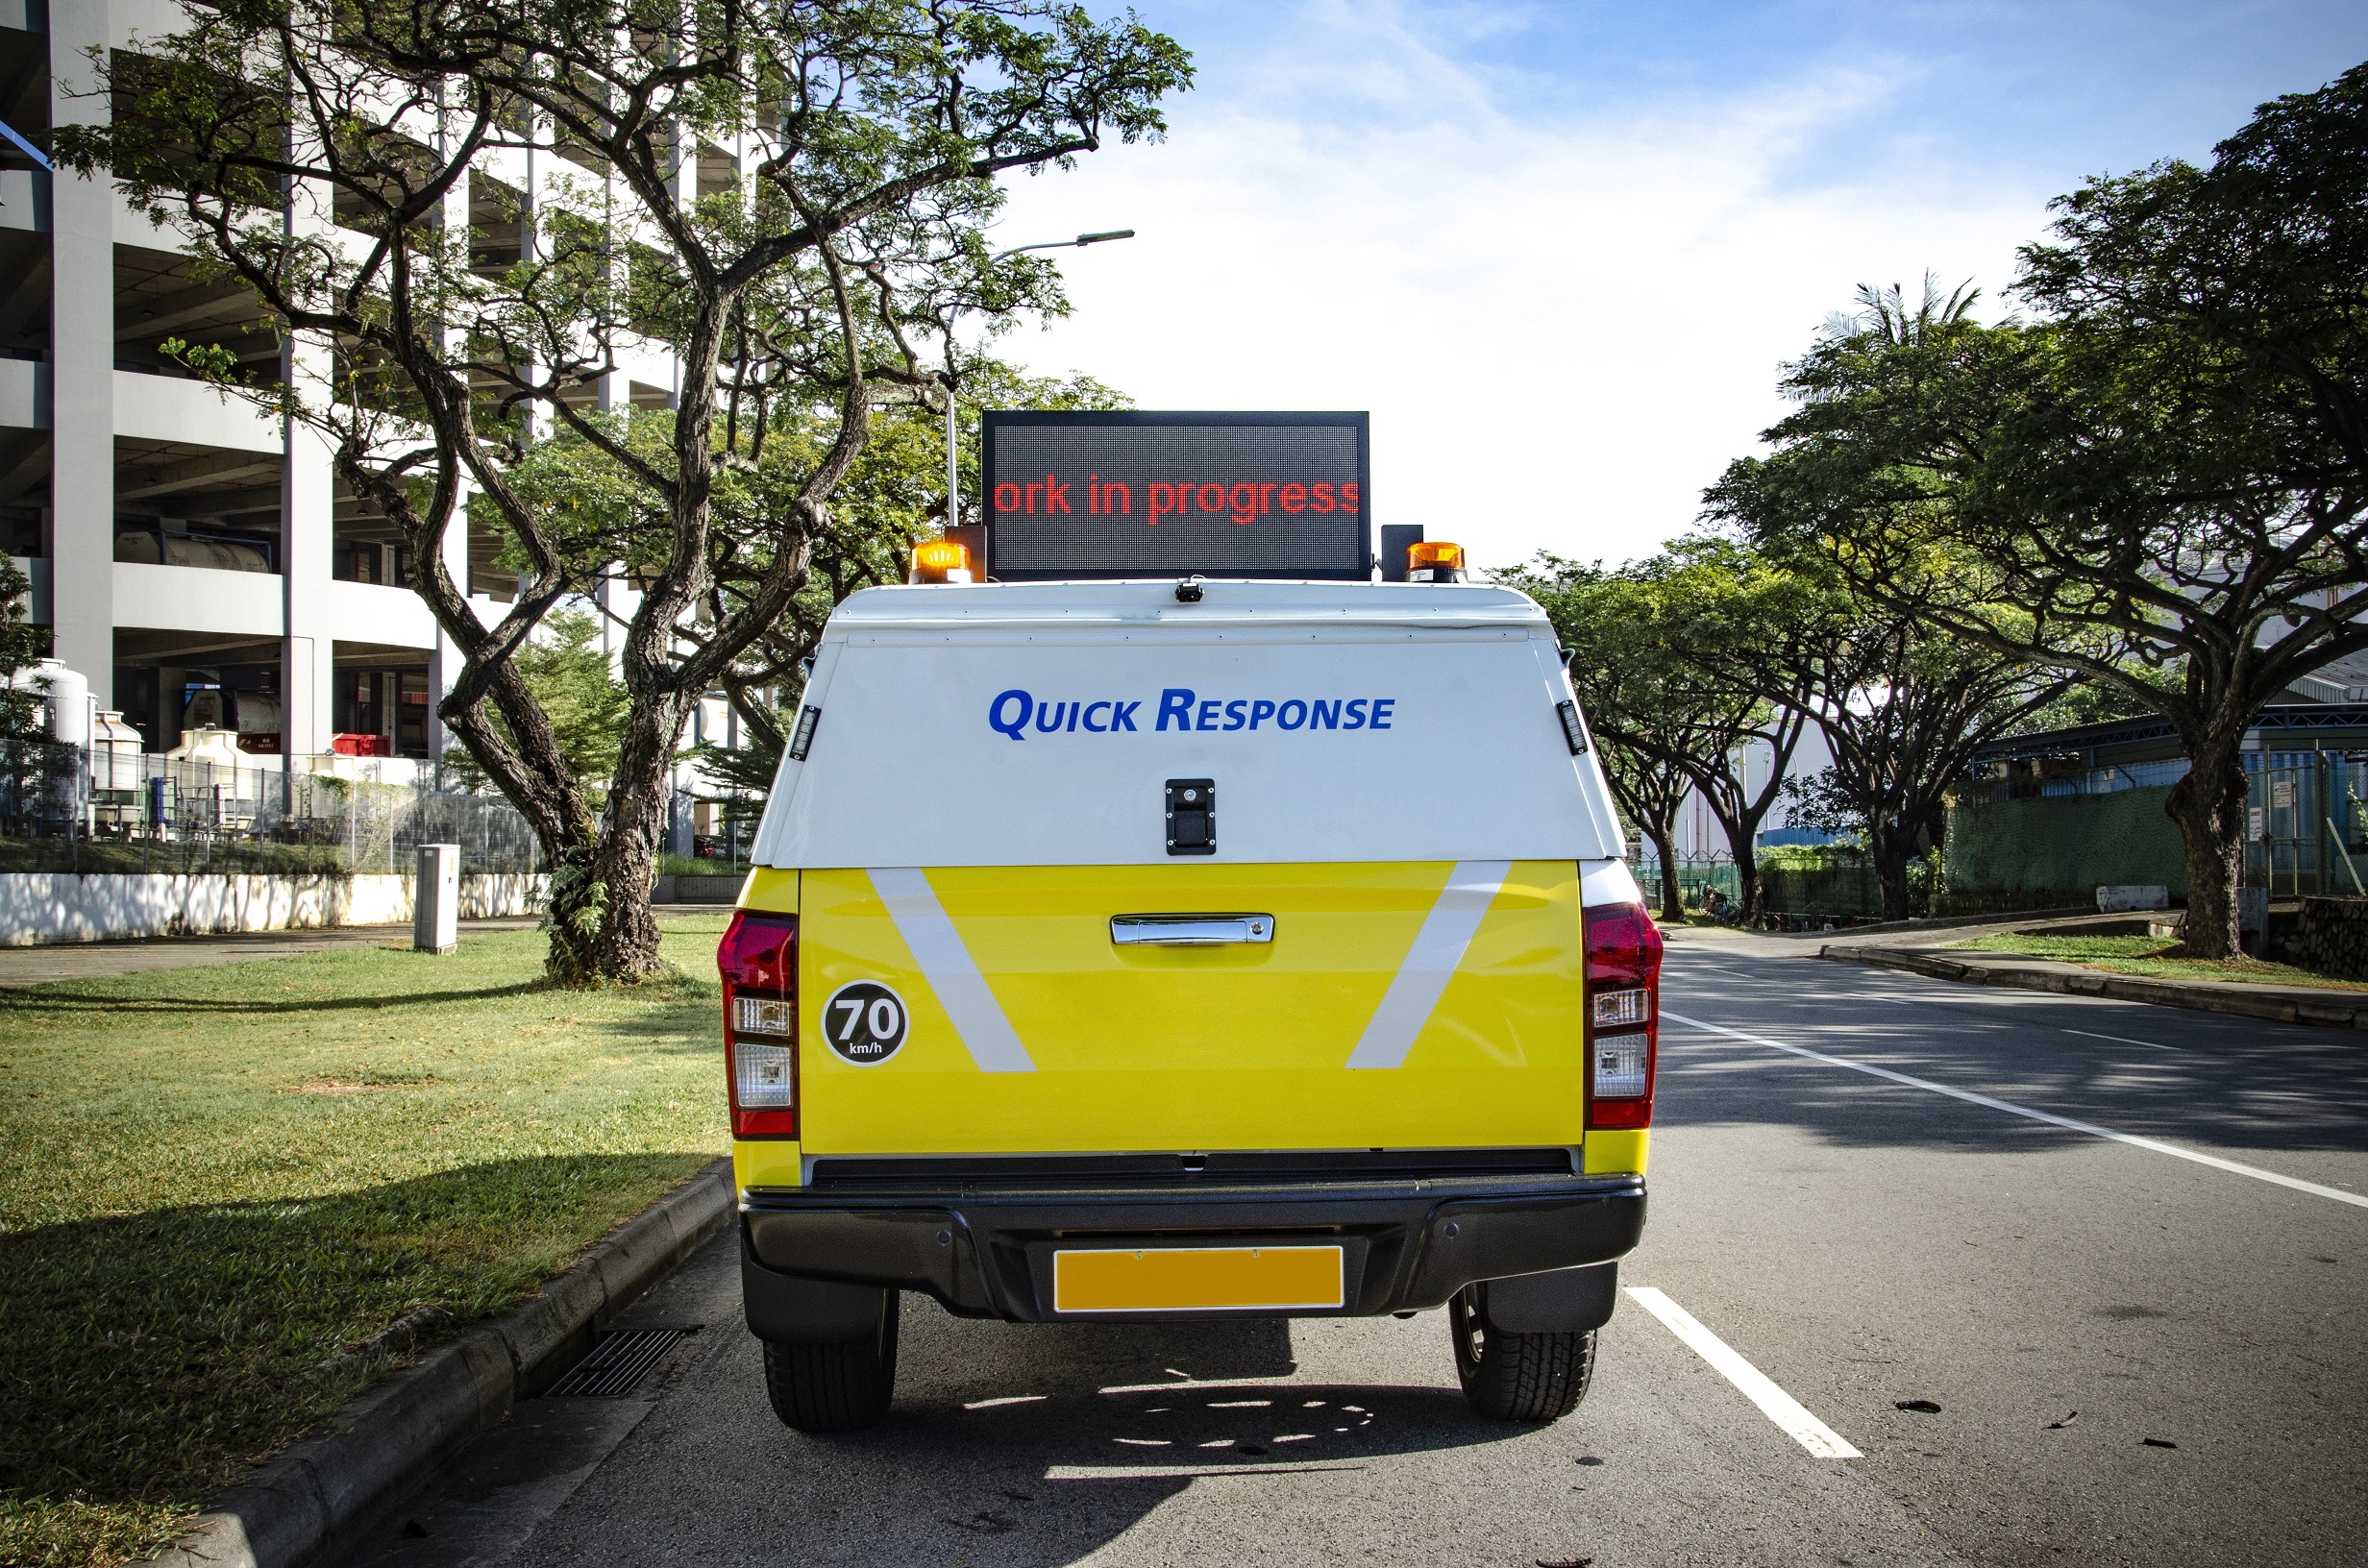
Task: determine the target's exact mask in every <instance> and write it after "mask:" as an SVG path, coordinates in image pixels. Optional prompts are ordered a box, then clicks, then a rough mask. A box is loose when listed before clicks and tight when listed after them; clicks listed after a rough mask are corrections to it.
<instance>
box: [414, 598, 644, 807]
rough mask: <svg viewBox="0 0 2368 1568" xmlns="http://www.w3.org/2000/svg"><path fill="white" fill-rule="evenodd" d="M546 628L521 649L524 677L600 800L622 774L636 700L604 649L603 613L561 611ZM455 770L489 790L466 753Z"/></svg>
mask: <svg viewBox="0 0 2368 1568" xmlns="http://www.w3.org/2000/svg"><path fill="white" fill-rule="evenodd" d="M543 626H544V630H545V631H546V633H547V635H546V636H545V637H542V638H538V639H536V640H535V641H533V642H530V643H529V644H528V645H527V646H526V647H524V648H522V649H519V650H518V653H517V656H516V664H517V668H518V673H519V674H521V675H522V676H524V677H525V679H526V683H527V685H528V687H529V688H530V690H532V692H533V693H534V700H535V701H536V702H537V703H538V704H540V705H541V707H542V710H543V714H544V716H545V717H546V718H547V719H549V720H550V722H551V727H552V730H553V731H554V733H555V734H556V735H557V737H558V742H559V750H560V753H561V755H563V756H564V757H565V758H566V759H567V766H568V769H569V771H570V772H572V773H573V774H574V776H575V777H576V778H578V779H579V780H580V781H582V783H583V784H584V786H585V787H586V789H587V790H588V791H589V792H590V793H591V794H592V795H593V796H595V798H597V797H598V796H600V795H602V794H604V792H605V791H606V789H607V781H608V777H609V775H610V774H611V773H613V772H615V771H616V766H617V751H618V747H619V746H620V745H621V743H622V742H623V739H624V736H625V723H626V715H627V711H628V709H629V706H630V704H631V698H630V695H629V693H628V692H627V691H626V689H625V686H624V683H623V682H621V681H619V680H618V679H617V678H616V676H615V675H614V674H611V672H610V669H609V662H608V655H607V654H606V653H605V652H604V651H603V650H602V649H601V631H602V623H601V618H600V616H599V614H598V613H596V612H594V611H591V610H555V611H553V612H552V614H551V616H550V617H549V618H548V619H547V620H545V621H544V623H543ZM491 719H492V723H493V725H494V728H495V729H496V731H497V732H498V733H500V734H501V735H503V737H504V738H505V739H506V738H507V737H508V729H509V726H508V725H507V724H506V723H503V721H502V718H501V715H500V714H498V713H496V714H494V715H492V716H491ZM450 767H451V769H452V771H453V772H454V773H455V774H456V776H457V777H458V778H459V780H460V781H461V782H462V783H463V784H464V785H465V786H466V787H468V788H471V789H481V788H482V787H483V784H484V772H483V770H481V769H480V768H479V767H478V766H477V765H476V763H475V761H474V759H472V758H470V757H469V756H468V754H467V753H466V752H460V751H456V752H454V753H453V756H452V761H451V763H450Z"/></svg>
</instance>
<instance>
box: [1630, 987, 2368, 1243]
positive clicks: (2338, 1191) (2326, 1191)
mask: <svg viewBox="0 0 2368 1568" xmlns="http://www.w3.org/2000/svg"><path fill="white" fill-rule="evenodd" d="M1661 1016H1662V1017H1665V1018H1673V1019H1675V1020H1676V1021H1677V1022H1679V1023H1682V1024H1685V1025H1686V1026H1687V1027H1689V1028H1692V1029H1706V1030H1708V1031H1710V1032H1711V1033H1712V1034H1714V1035H1726V1036H1729V1037H1730V1038H1732V1039H1735V1040H1740V1041H1747V1042H1748V1043H1750V1044H1753V1045H1764V1046H1766V1047H1767V1048H1768V1049H1770V1050H1772V1051H1789V1052H1790V1053H1791V1054H1792V1055H1794V1056H1805V1057H1807V1058H1809V1059H1810V1060H1811V1061H1812V1062H1822V1063H1824V1064H1825V1065H1826V1066H1830V1067H1848V1068H1849V1069H1850V1070H1851V1071H1852V1072H1862V1073H1865V1074H1866V1075H1867V1076H1868V1077H1870V1078H1887V1079H1889V1080H1890V1081H1891V1082H1892V1083H1895V1084H1906V1085H1907V1086H1908V1087H1909V1088H1910V1089H1924V1090H1931V1091H1932V1092H1933V1093H1935V1094H1946V1095H1947V1096H1948V1097H1949V1098H1951V1099H1953V1100H1962V1101H1964V1102H1965V1103H1966V1104H1967V1105H1980V1106H1986V1107H1987V1108H1989V1109H1990V1110H1992V1111H2004V1112H2005V1113H2007V1114H2008V1115H2012V1116H2026V1117H2029V1118H2030V1119H2031V1120H2033V1121H2044V1122H2046V1123H2047V1124H2048V1125H2050V1126H2052V1127H2062V1128H2066V1129H2069V1130H2070V1131H2072V1132H2075V1133H2085V1134H2087V1135H2088V1136H2089V1137H2090V1138H2103V1139H2111V1140H2112V1141H2113V1142H2115V1143H2127V1144H2129V1145H2130V1146H2131V1147H2133V1148H2139V1149H2151V1150H2153V1151H2154V1152H2155V1153H2157V1154H2167V1155H2169V1156H2171V1158H2173V1159H2174V1160H2190V1161H2193V1162H2194V1163H2195V1164H2199V1165H2209V1166H2211V1167H2212V1168H2213V1169H2214V1170H2225V1171H2229V1172H2231V1173H2232V1174H2233V1175H2237V1176H2250V1177H2252V1178H2253V1179H2254V1180H2255V1181H2257V1182H2268V1183H2270V1184H2272V1185H2273V1186H2277V1187H2290V1188H2293V1189H2294V1190H2295V1191H2297V1192H2308V1193H2311V1194H2313V1195H2314V1196H2317V1197H2322V1198H2332V1199H2334V1200H2335V1201H2336V1202H2337V1203H2348V1204H2351V1205H2352V1206H2353V1207H2354V1208H2356V1209H2368V1197H2362V1196H2361V1195H2360V1194H2359V1193H2357V1192H2346V1191H2344V1190H2343V1189H2342V1188H2336V1187H2321V1186H2320V1185H2319V1184H2318V1183H2316V1182H2306V1181H2304V1180H2302V1179H2301V1178H2300V1177H2295V1176H2282V1175H2280V1174H2279V1173H2278V1172H2276V1171H2274V1170H2263V1169H2261V1168H2260V1166H2258V1165H2241V1164H2237V1163H2236V1162H2235V1161H2233V1160H2223V1159H2221V1158H2220V1157H2219V1156H2218V1155H2215V1154H2199V1153H2197V1152H2196V1151H2195V1150H2193V1149H2183V1148H2181V1147H2180V1146H2179V1145H2178V1144H2176V1143H2165V1142H2163V1141H2162V1140H2161V1139H2154V1138H2140V1137H2138V1136H2137V1135H2136V1134H2134V1133H2117V1132H2115V1131H2113V1129H2111V1128H2110V1127H2100V1126H2098V1125H2097V1124H2096V1123H2095V1122H2092V1121H2075V1120H2074V1119H2073V1118H2072V1117H2070V1116H2060V1115H2056V1113H2054V1112H2053V1111H2035V1110H2033V1109H2032V1108H2031V1107H2030V1106H2027V1105H2016V1104H2015V1103H2014V1102H2013V1101H2011V1100H2001V1099H1995V1098H1993V1097H1991V1096H1990V1095H1987V1094H1977V1093H1975V1092H1974V1091H1973V1090H1969V1089H1952V1088H1950V1087H1949V1086H1948V1085H1946V1084H1936V1083H1934V1082H1933V1081H1932V1080H1931V1079H1930V1078H1918V1077H1916V1076H1915V1075H1914V1074H1913V1073H1907V1072H1893V1071H1892V1070H1891V1069H1890V1068H1889V1067H1878V1066H1873V1065H1872V1064H1871V1063H1866V1062H1853V1061H1851V1060H1850V1059H1849V1058H1848V1057H1843V1056H1828V1055H1826V1054H1825V1052H1823V1051H1813V1050H1811V1049H1810V1048H1809V1047H1808V1046H1806V1045H1788V1044H1786V1043H1785V1042H1784V1041H1781V1040H1769V1039H1768V1038H1766V1037H1765V1036H1764V1035H1749V1034H1745V1033H1744V1032H1743V1031H1742V1030H1740V1029H1729V1028H1726V1027H1724V1026H1722V1025H1719V1024H1715V1023H1704V1022H1703V1021H1702V1020H1701V1019H1699V1018H1689V1017H1683V1016H1682V1015H1679V1014H1676V1013H1672V1012H1670V1011H1668V1009H1666V1008H1664V1009H1662V1013H1661Z"/></svg>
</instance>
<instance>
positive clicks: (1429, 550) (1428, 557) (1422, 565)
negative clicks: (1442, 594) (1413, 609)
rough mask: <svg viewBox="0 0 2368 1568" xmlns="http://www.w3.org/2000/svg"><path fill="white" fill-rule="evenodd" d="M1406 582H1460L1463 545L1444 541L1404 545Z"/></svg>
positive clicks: (1462, 577)
mask: <svg viewBox="0 0 2368 1568" xmlns="http://www.w3.org/2000/svg"><path fill="white" fill-rule="evenodd" d="M1406 580H1407V581H1408V582H1462V581H1463V580H1464V547H1463V546H1462V545H1450V544H1447V543H1445V542H1444V541H1440V542H1437V543H1432V544H1421V545H1409V546H1407V547H1406Z"/></svg>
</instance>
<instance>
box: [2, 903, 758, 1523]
mask: <svg viewBox="0 0 2368 1568" xmlns="http://www.w3.org/2000/svg"><path fill="white" fill-rule="evenodd" d="M722 924H723V920H722V918H721V916H720V915H719V916H716V917H706V918H702V919H694V920H687V921H682V922H679V923H676V922H669V927H668V931H667V947H668V951H669V955H670V956H671V957H673V958H675V959H676V960H677V961H678V963H679V966H680V968H681V969H682V971H684V976H686V977H676V978H671V979H668V980H666V981H665V982H663V983H661V984H659V985H655V986H650V987H637V988H631V989H625V988H614V989H610V990H607V991H604V992H598V993H596V994H591V995H577V994H570V993H568V992H559V991H555V990H553V989H551V988H550V987H548V985H547V984H546V983H545V982H543V981H542V980H541V978H540V958H541V954H540V953H539V952H538V950H537V948H538V943H537V940H536V938H535V935H534V934H533V933H532V932H530V931H502V932H481V933H479V932H473V933H470V934H469V935H467V936H465V937H464V938H463V939H462V942H461V947H460V950H459V952H458V953H457V954H455V955H451V956H446V957H434V956H430V955H425V954H418V953H412V952H407V951H402V950H398V949H395V948H388V947H358V948H347V949H342V950H339V951H335V952H324V953H312V954H304V955H300V956H295V957H289V958H280V959H273V960H269V961H267V962H261V963H245V964H224V965H216V966H208V967H199V968H177V969H162V970H152V971H150V972H148V973H144V974H136V975H129V976H124V977H121V978H115V979H100V980H87V981H75V982H67V983H62V984H55V985H47V986H35V987H29V988H22V989H18V990H12V991H9V992H0V1035H4V1036H5V1037H6V1038H7V1040H8V1041H9V1053H8V1058H7V1063H6V1070H5V1071H4V1072H0V1335H5V1337H6V1341H7V1344H8V1346H9V1354H8V1378H9V1397H8V1398H7V1399H5V1400H0V1561H5V1562H8V1563H12V1564H16V1563H26V1564H34V1563H38V1564H59V1565H62V1568H63V1565H71V1568H89V1565H92V1564H108V1563H114V1562H119V1561H122V1560H124V1559H125V1558H127V1557H134V1556H145V1555H147V1554H148V1553H150V1552H153V1551H155V1550H157V1549H159V1548H160V1547H162V1546H163V1545H164V1544H166V1543H167V1542H168V1541H169V1540H170V1539H171V1537H172V1535H173V1533H174V1531H175V1530H176V1529H177V1528H179V1527H181V1526H182V1525H185V1523H186V1521H187V1520H188V1518H189V1517H190V1516H191V1515H192V1514H194V1513H195V1512H196V1511H197V1510H198V1509H199V1508H200V1507H203V1506H204V1505H205V1504H206V1503H207V1502H208V1501H209V1500H210V1498H211V1497H212V1496H213V1495H214V1494H215V1493H217V1492H218V1491H220V1490H221V1489H222V1488H223V1487H225V1486H227V1485H229V1484H231V1483H233V1482H235V1481H237V1480H238V1479H239V1478H240V1477H242V1476H244V1475H246V1474H247V1473H248V1472H249V1467H250V1466H251V1464H252V1462H253V1461H254V1459H255V1458H257V1457H258V1456H259V1455H262V1454H266V1453H269V1452H270V1451H272V1450H273V1449H276V1448H278V1447H281V1446H282V1445H284V1444H285V1443H286V1442H288V1441H290V1440H292V1439H293V1438H295V1437H296V1436H298V1435H299V1434H300V1433H303V1432H304V1431H305V1430H306V1429H307V1428H308V1426H309V1425H311V1424H312V1423H314V1422H316V1421H318V1420H320V1419H321V1418H323V1417H325V1416H327V1415H328V1414H329V1413H330V1412H332V1411H333V1410H334V1409H336V1408H337V1407H338V1406H339V1405H340V1404H342V1403H343V1402H345V1401H346V1400H348V1399H350V1398H352V1397H353V1396H354V1395H356V1394H358V1393H359V1392H360V1391H361V1390H362V1389H363V1388H364V1387H366V1386H368V1385H370V1384H375V1383H377V1382H379V1381H381V1380H382V1379H383V1378H385V1377H386V1376H387V1375H388V1374H389V1373H391V1372H393V1371H395V1370H397V1369H398V1368H399V1366H400V1364H401V1361H400V1359H399V1358H397V1357H394V1356H378V1357H375V1358H360V1357H355V1356H353V1355H352V1354H351V1352H352V1351H353V1349H354V1347H355V1346H357V1345H358V1344H360V1343H362V1342H363V1341H366V1340H368V1339H370V1338H371V1337H372V1336H373V1335H378V1334H380V1333H381V1332H382V1331H383V1330H384V1329H386V1328H387V1327H388V1326H389V1325H391V1324H392V1323H394V1322H395V1321H396V1320H397V1319H399V1318H402V1317H405V1316H406V1315H407V1314H409V1313H412V1312H415V1311H419V1310H421V1309H422V1308H423V1307H429V1306H433V1307H436V1308H440V1309H442V1311H444V1313H445V1314H447V1315H446V1318H445V1324H444V1326H443V1327H442V1328H440V1329H437V1330H434V1331H432V1335H433V1334H450V1333H452V1332H454V1331H456V1329H458V1328H460V1327H463V1326H465V1325H467V1324H468V1323H470V1322H471V1321H472V1320H476V1319H481V1318H483V1317H485V1316H487V1315H489V1314H493V1313H498V1312H501V1311H506V1310H508V1309H510V1308H511V1307H513V1306H515V1305H517V1304H518V1303H519V1302H521V1301H523V1300H525V1299H526V1298H528V1297H529V1296H530V1295H531V1294H532V1293H533V1292H534V1290H535V1289H536V1287H537V1286H539V1284H540V1283H541V1282H542V1281H543V1280H544V1279H546V1278H548V1277H549V1276H550V1275H552V1274H553V1273H555V1272H556V1271H558V1270H560V1269H562V1268H564V1267H566V1266H567V1265H568V1264H569V1263H570V1262H572V1261H573V1260H574V1258H575V1257H576V1256H577V1255H578V1254H579V1253H580V1252H581V1250H582V1249H583V1248H585V1247H587V1246H589V1245H591V1244H593V1243H595V1242H597V1241H598V1240H600V1238H601V1237H603V1236H604V1234H606V1233H607V1232H608V1231H609V1230H610V1229H611V1228H612V1227H613V1226H615V1225H616V1224H617V1223H618V1222H619V1221H620V1220H623V1219H625V1218H626V1217H627V1216H629V1215H630V1214H632V1213H635V1212H636V1211H638V1210H640V1209H641V1208H643V1207H645V1206H646V1205H648V1204H649V1203H650V1202H652V1201H653V1200H654V1199H655V1198H656V1197H658V1196H659V1195H660V1194H661V1193H663V1192H664V1191H666V1189H667V1188H670V1187H672V1186H673V1185H675V1184H676V1183H677V1182H678V1181H679V1180H680V1179H681V1178H683V1177H684V1176H687V1175H689V1174H690V1173H691V1172H693V1171H695V1170H697V1169H698V1168H700V1167H701V1166H702V1165H703V1164H707V1163H708V1162H709V1161H711V1160H712V1159H714V1158H715V1157H716V1155H717V1154H719V1153H721V1152H722V1151H723V1149H724V1148H725V1146H726V1144H727V1141H728V1135H727V1132H726V1129H725V1126H724V1121H723V1112H722V1108H723V1094H722V1090H721V1087H720V1083H719V1080H718V1079H717V1078H716V1043H715V1029H716V1024H715V1006H716V1003H715V985H714V981H713V978H712V977H713V973H714V970H713V967H712V959H711V955H712V953H713V950H714V944H715V940H716V935H717V933H718V932H720V930H721V928H722ZM163 1150H169V1151H171V1153H170V1157H169V1158H160V1151H163Z"/></svg>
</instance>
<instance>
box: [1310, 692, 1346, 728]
mask: <svg viewBox="0 0 2368 1568" xmlns="http://www.w3.org/2000/svg"><path fill="white" fill-rule="evenodd" d="M1307 727H1308V728H1310V729H1338V728H1340V727H1341V704H1340V699H1339V698H1333V699H1332V700H1331V701H1329V702H1321V701H1319V702H1311V703H1309V704H1308V706H1307Z"/></svg>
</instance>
